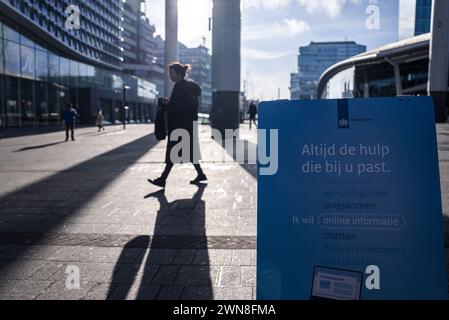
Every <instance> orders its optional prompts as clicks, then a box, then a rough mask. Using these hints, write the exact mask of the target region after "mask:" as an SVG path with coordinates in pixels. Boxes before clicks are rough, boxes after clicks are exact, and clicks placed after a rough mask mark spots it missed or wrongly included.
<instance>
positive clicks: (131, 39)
mask: <svg viewBox="0 0 449 320" xmlns="http://www.w3.org/2000/svg"><path fill="white" fill-rule="evenodd" d="M144 5H145V1H144V0H126V2H125V3H124V17H123V19H124V21H123V42H122V46H123V59H124V61H123V70H124V71H125V72H126V73H128V74H132V75H135V76H137V77H140V78H143V79H146V80H149V81H153V82H155V81H158V80H162V81H163V79H164V69H163V68H161V67H160V66H158V65H157V64H156V42H155V40H154V33H155V31H156V28H155V26H154V25H153V24H151V23H150V20H149V19H148V17H146V15H145V11H146V10H145V6H144Z"/></svg>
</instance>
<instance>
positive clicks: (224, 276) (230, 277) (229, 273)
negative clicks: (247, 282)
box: [216, 267, 242, 287]
mask: <svg viewBox="0 0 449 320" xmlns="http://www.w3.org/2000/svg"><path fill="white" fill-rule="evenodd" d="M241 285H242V267H221V269H220V271H219V275H218V279H217V282H216V286H217V287H240V286H241Z"/></svg>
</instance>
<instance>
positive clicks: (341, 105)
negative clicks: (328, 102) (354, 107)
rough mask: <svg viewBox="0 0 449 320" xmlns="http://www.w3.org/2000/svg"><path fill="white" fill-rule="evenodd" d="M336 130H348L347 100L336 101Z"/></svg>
mask: <svg viewBox="0 0 449 320" xmlns="http://www.w3.org/2000/svg"><path fill="white" fill-rule="evenodd" d="M337 108H338V128H340V129H348V128H349V107H348V100H338V101H337Z"/></svg>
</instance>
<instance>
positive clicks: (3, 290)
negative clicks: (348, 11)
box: [0, 280, 51, 300]
mask: <svg viewBox="0 0 449 320" xmlns="http://www.w3.org/2000/svg"><path fill="white" fill-rule="evenodd" d="M50 285H51V282H50V281H31V280H25V281H24V280H19V281H17V280H14V281H11V280H2V281H1V285H0V300H32V299H35V298H36V297H37V296H39V295H40V294H41V293H42V292H44V291H45V290H46V289H47V288H48V287H49V286H50Z"/></svg>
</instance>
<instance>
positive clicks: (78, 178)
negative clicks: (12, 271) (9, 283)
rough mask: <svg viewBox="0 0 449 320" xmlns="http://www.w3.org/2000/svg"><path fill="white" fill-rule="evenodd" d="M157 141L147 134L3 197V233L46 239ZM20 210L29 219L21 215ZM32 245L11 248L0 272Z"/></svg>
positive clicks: (0, 215) (36, 240) (0, 217)
mask: <svg viewBox="0 0 449 320" xmlns="http://www.w3.org/2000/svg"><path fill="white" fill-rule="evenodd" d="M157 143H158V141H157V140H156V138H155V137H154V134H150V135H146V136H144V137H141V138H139V139H137V140H134V141H132V142H129V143H127V144H125V145H122V146H120V147H118V148H116V149H114V150H111V151H109V152H106V153H104V154H101V155H99V156H97V157H95V158H92V159H90V160H87V161H85V162H82V163H80V164H78V165H75V166H73V167H71V168H68V169H66V170H64V171H61V172H58V173H57V174H54V175H52V176H50V177H48V178H44V179H42V180H39V181H37V182H35V183H32V184H30V185H28V186H25V187H23V188H21V189H19V190H17V191H14V192H11V193H8V194H6V195H4V196H3V197H1V198H0V208H1V209H0V221H3V222H4V223H3V224H0V233H1V232H9V233H17V234H22V233H23V234H26V233H35V234H37V236H34V237H33V238H32V241H30V242H29V243H27V245H28V246H32V245H36V244H38V243H40V242H42V241H44V240H45V238H46V236H47V235H51V232H52V231H54V229H55V228H57V227H59V226H60V225H61V224H63V223H64V221H66V220H67V219H69V218H71V217H72V216H73V215H74V214H75V213H76V212H77V211H78V209H79V208H81V207H83V206H84V205H86V204H87V203H88V202H89V201H91V200H92V199H94V198H95V196H96V195H97V194H98V193H100V192H102V190H103V189H105V188H106V187H107V186H108V185H109V184H111V183H112V182H113V181H114V180H115V179H116V178H117V177H118V176H120V175H121V174H122V173H123V172H124V171H125V170H126V169H127V168H128V167H129V166H130V165H132V164H133V163H135V162H136V161H137V160H138V159H139V158H141V157H142V156H143V155H144V154H145V153H146V152H148V150H150V149H151V148H153V147H154V146H155V145H156V144H157ZM74 156H76V155H74ZM17 213H20V214H21V215H22V216H24V215H26V216H27V217H26V218H27V219H26V220H23V217H22V219H20V217H18V216H19V215H18V214H17ZM5 221H6V223H5ZM4 244H8V243H7V242H4V241H0V245H4ZM28 246H21V247H15V248H14V251H13V252H8V260H4V261H3V263H2V264H0V273H1V271H2V270H3V269H6V268H7V267H9V266H10V265H13V264H14V262H15V261H18V260H20V259H21V257H22V256H23V255H25V254H26V252H27V250H28V248H29V247H28ZM1 258H2V256H0V259H1Z"/></svg>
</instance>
